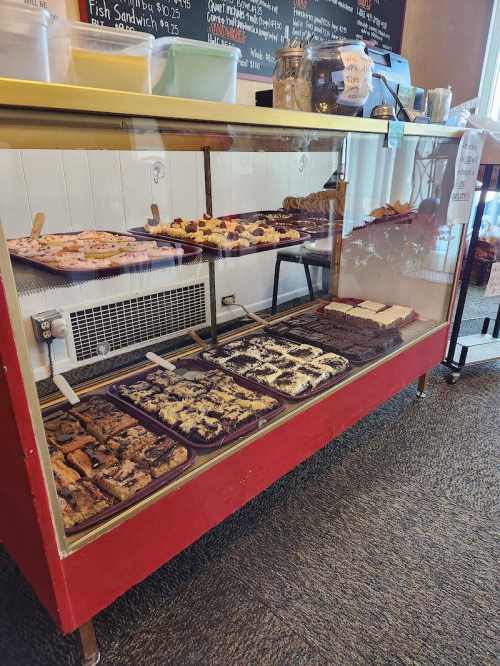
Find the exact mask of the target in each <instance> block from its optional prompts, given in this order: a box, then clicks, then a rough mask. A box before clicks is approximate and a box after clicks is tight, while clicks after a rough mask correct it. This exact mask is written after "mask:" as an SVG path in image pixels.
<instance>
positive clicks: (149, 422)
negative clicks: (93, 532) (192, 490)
mask: <svg viewBox="0 0 500 666" xmlns="http://www.w3.org/2000/svg"><path fill="white" fill-rule="evenodd" d="M96 395H98V396H99V397H101V398H105V399H106V400H109V401H110V402H112V403H113V404H115V405H116V406H117V407H119V408H120V409H122V410H123V411H124V412H126V413H127V414H130V416H134V417H135V418H137V419H138V420H139V423H140V425H143V426H144V427H146V428H148V430H151V431H152V432H154V433H155V434H157V435H158V436H162V435H163V436H164V437H169V436H170V434H171V433H170V432H169V431H167V428H165V426H163V425H160V424H159V423H158V422H157V421H155V420H154V419H151V418H149V416H148V415H147V414H144V413H143V412H140V413H139V412H138V411H137V410H134V409H131V408H130V405H129V404H128V403H125V404H124V403H122V401H120V400H116V399H115V398H114V397H113V396H112V395H106V393H99V392H96V393H92V394H90V395H87V396H85V397H84V398H82V402H85V401H86V400H88V399H89V398H91V397H93V396H96ZM70 409H71V405H70V404H69V403H67V402H66V403H64V404H62V405H57V407H51V408H50V409H47V410H44V411H43V412H42V417H46V416H49V414H52V413H53V412H57V411H60V410H61V411H69V410H70ZM172 439H175V440H176V441H179V439H180V438H179V437H178V436H177V434H176V433H173V434H172ZM181 443H182V444H185V443H186V442H184V441H182V442H181ZM187 449H188V454H189V457H188V459H187V460H186V462H185V463H183V464H182V465H179V466H178V467H176V468H175V469H173V470H171V471H170V472H167V473H166V474H164V475H163V476H159V477H158V478H157V479H153V480H152V481H151V483H149V484H148V485H147V486H146V487H145V488H142V489H141V490H139V491H138V492H137V493H136V494H135V495H134V496H133V497H129V498H128V499H126V500H123V501H122V502H116V504H113V505H112V506H110V507H109V509H105V510H104V511H102V512H101V513H98V514H97V515H96V516H92V518H87V520H84V521H82V522H81V523H79V524H78V525H75V526H74V527H70V528H68V529H65V532H66V534H67V535H68V536H71V535H73V534H77V533H78V532H81V531H83V530H86V529H88V528H89V527H93V526H94V525H98V524H99V523H102V522H103V521H105V520H107V519H108V518H111V517H112V516H115V515H116V514H117V513H120V512H121V511H123V510H124V509H127V508H128V507H129V506H132V505H133V504H136V503H137V502H140V501H141V500H143V499H144V498H145V497H147V496H148V495H151V493H154V492H155V491H156V490H158V489H159V488H161V487H163V486H165V485H167V484H168V483H170V482H171V481H173V480H174V479H176V478H177V477H178V476H180V475H181V474H182V473H183V472H185V471H186V470H187V469H189V468H190V467H191V465H192V464H193V463H194V461H195V458H196V455H195V453H194V451H193V450H192V449H191V448H190V447H187ZM108 494H109V493H108Z"/></svg>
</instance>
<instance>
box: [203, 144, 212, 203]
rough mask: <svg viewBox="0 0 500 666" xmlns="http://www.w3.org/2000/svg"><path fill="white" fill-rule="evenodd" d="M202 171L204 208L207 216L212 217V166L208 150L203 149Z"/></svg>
mask: <svg viewBox="0 0 500 666" xmlns="http://www.w3.org/2000/svg"><path fill="white" fill-rule="evenodd" d="M203 171H204V173H205V208H206V209H207V213H208V215H210V216H212V215H213V214H214V212H213V206H212V166H211V161H210V148H203Z"/></svg>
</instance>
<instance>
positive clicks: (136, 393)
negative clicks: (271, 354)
mask: <svg viewBox="0 0 500 666" xmlns="http://www.w3.org/2000/svg"><path fill="white" fill-rule="evenodd" d="M175 366H176V370H175V371H171V370H164V369H162V368H160V367H158V366H156V367H155V368H153V369H149V370H147V371H144V372H140V373H137V374H135V375H133V376H132V377H127V380H126V382H124V383H122V384H115V385H113V386H112V387H110V389H109V394H110V395H111V396H113V398H114V399H115V400H118V401H119V402H120V403H121V404H124V405H128V409H129V411H131V410H133V411H131V413H134V414H137V416H138V417H139V416H142V415H144V414H148V415H149V418H150V419H152V420H154V421H155V423H157V424H158V426H161V427H162V428H166V429H167V431H168V432H170V433H172V436H175V437H176V439H178V440H179V441H181V442H184V443H185V444H186V445H188V446H192V447H195V448H198V449H214V448H219V447H221V446H225V445H226V444H230V443H231V442H233V441H235V440H236V439H239V438H240V437H243V436H244V435H248V434H249V433H251V432H253V431H254V430H257V429H258V428H260V427H262V426H263V425H264V424H266V423H267V422H268V421H270V420H272V419H273V418H274V417H275V416H277V415H278V414H280V413H281V412H282V411H283V410H284V409H285V403H284V401H283V400H282V399H281V398H279V397H277V396H275V395H274V394H272V393H271V391H268V390H267V389H266V388H263V387H261V386H255V384H254V383H253V382H250V381H247V380H245V379H244V378H240V377H237V378H235V377H233V376H231V375H230V374H229V373H227V372H225V371H223V370H222V369H221V368H216V369H215V370H214V368H213V367H212V366H211V365H209V364H208V363H206V362H204V361H203V360H199V359H179V360H177V361H176V363H175Z"/></svg>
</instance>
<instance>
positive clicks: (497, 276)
mask: <svg viewBox="0 0 500 666" xmlns="http://www.w3.org/2000/svg"><path fill="white" fill-rule="evenodd" d="M484 295H485V296H500V261H497V262H496V263H494V264H492V265H491V273H490V279H489V280H488V285H487V287H486V291H485V292H484Z"/></svg>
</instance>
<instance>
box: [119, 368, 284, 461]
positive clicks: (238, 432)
mask: <svg viewBox="0 0 500 666" xmlns="http://www.w3.org/2000/svg"><path fill="white" fill-rule="evenodd" d="M175 365H176V367H177V369H178V370H180V371H181V373H179V374H181V375H182V374H184V373H185V372H191V371H194V372H208V371H209V370H213V366H212V364H210V363H207V362H206V361H204V360H203V359H179V360H178V361H176V362H175ZM155 369H159V368H150V369H149V370H146V371H145V372H140V373H137V374H135V375H133V376H132V377H127V379H126V381H124V382H120V384H121V385H123V384H125V385H127V386H128V385H129V384H133V383H135V382H137V381H141V380H143V379H145V378H146V376H147V375H149V374H150V373H151V372H154V370H155ZM216 369H217V370H221V371H223V372H226V371H225V370H222V368H219V367H217V368H216ZM226 374H228V375H229V374H232V373H229V372H226ZM235 378H236V379H237V380H238V384H241V386H243V387H244V388H247V389H251V390H252V391H256V392H257V393H260V394H263V395H272V397H273V398H277V400H278V405H277V406H276V407H275V408H274V409H271V410H270V411H269V412H267V413H266V414H263V415H262V416H259V417H256V418H253V419H251V420H250V421H247V422H246V423H244V424H243V425H241V426H240V427H239V428H236V429H235V430H233V431H231V432H229V433H226V434H224V435H222V436H221V437H218V438H217V439H215V440H214V441H213V442H209V443H205V444H203V443H200V442H196V441H193V440H191V439H189V438H188V437H186V436H185V435H182V434H181V433H179V432H177V430H174V429H173V428H171V427H170V426H167V425H165V424H164V423H163V421H160V420H159V419H157V418H155V417H154V416H151V415H147V412H144V411H143V410H142V409H140V407H137V406H136V405H133V404H132V403H131V402H129V401H128V400H127V399H126V398H122V397H121V396H120V395H119V394H118V387H117V385H116V384H114V385H113V386H111V387H110V388H109V389H108V395H110V396H111V397H112V398H113V399H114V401H115V402H116V403H119V404H121V405H123V406H126V407H127V411H128V412H129V413H130V414H132V416H136V417H137V418H145V417H146V418H148V419H149V421H151V422H154V423H155V424H156V425H157V426H159V427H161V428H162V429H163V430H165V431H166V432H167V433H168V434H170V435H172V438H175V439H177V440H178V441H179V442H182V443H183V444H186V445H187V446H190V447H194V448H197V449H216V448H220V447H221V446H226V445H227V444H230V443H231V442H234V441H235V440H236V439H239V438H240V437H244V436H245V435H248V434H250V433H251V432H253V431H254V430H257V429H258V428H260V427H262V426H263V425H265V424H266V423H267V422H268V421H271V420H272V419H273V418H274V417H275V416H277V415H278V414H281V412H283V411H284V409H285V406H286V405H285V403H284V401H283V400H282V399H281V398H280V396H277V395H275V394H274V393H273V392H271V391H270V390H267V388H263V387H262V386H260V385H258V384H255V383H254V382H251V381H249V380H247V379H245V378H244V377H240V376H235Z"/></svg>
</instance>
